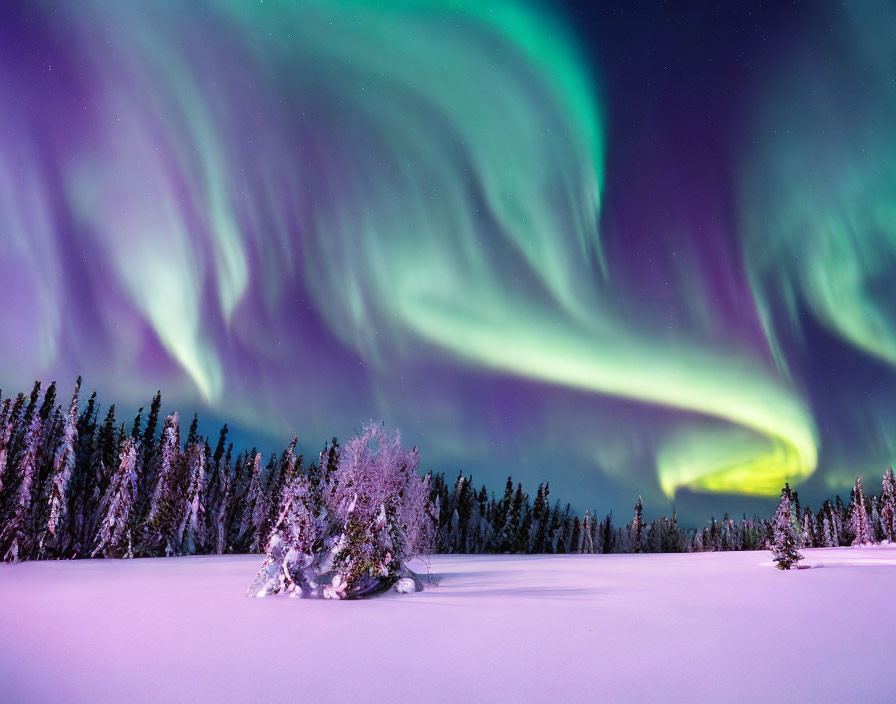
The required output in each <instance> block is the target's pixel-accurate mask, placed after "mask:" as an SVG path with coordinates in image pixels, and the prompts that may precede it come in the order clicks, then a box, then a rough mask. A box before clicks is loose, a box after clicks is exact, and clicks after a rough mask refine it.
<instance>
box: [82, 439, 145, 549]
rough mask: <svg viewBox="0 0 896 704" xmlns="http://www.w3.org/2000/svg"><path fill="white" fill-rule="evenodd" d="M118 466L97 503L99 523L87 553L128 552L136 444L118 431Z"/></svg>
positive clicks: (134, 488) (133, 492) (135, 486)
mask: <svg viewBox="0 0 896 704" xmlns="http://www.w3.org/2000/svg"><path fill="white" fill-rule="evenodd" d="M121 437H122V441H121V452H120V453H119V456H118V458H119V459H118V469H117V471H116V472H115V474H114V476H113V477H112V482H111V484H110V485H109V490H108V492H107V493H106V496H105V497H103V502H102V505H101V511H102V516H103V517H102V522H101V523H100V530H99V536H98V537H97V543H96V547H95V548H94V549H93V552H92V553H91V556H95V555H97V554H99V553H102V555H103V557H122V556H123V555H125V554H127V553H128V552H130V546H131V542H132V536H131V535H130V531H129V521H130V520H131V519H132V518H133V516H132V511H133V508H134V502H135V500H136V498H137V447H136V444H135V442H134V440H133V438H130V437H128V436H126V435H125V434H124V433H122V434H121Z"/></svg>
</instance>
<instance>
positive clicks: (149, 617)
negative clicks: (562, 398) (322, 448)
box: [0, 548, 896, 704]
mask: <svg viewBox="0 0 896 704" xmlns="http://www.w3.org/2000/svg"><path fill="white" fill-rule="evenodd" d="M805 553H806V555H807V560H806V561H805V562H806V563H808V564H810V565H813V566H816V567H821V566H823V569H808V570H800V571H792V572H780V571H778V570H775V569H773V568H772V567H771V566H770V563H769V559H770V555H769V553H762V552H759V553H703V554H694V555H581V556H501V557H492V556H476V557H469V556H447V555H445V556H437V557H435V558H434V559H433V561H432V564H433V572H434V574H436V575H437V576H438V578H439V581H440V584H439V586H436V587H432V588H430V589H428V590H427V591H425V592H423V593H420V594H413V595H408V596H402V595H397V594H390V595H389V596H387V597H384V598H380V599H377V600H374V601H368V602H332V601H303V600H297V599H288V598H279V597H271V598H267V599H247V598H246V597H245V596H243V594H244V591H245V589H246V586H247V585H248V584H249V582H250V581H251V579H252V577H253V576H254V574H255V570H256V568H257V567H258V565H259V563H260V562H261V558H260V557H258V556H254V555H253V556H228V557H184V558H167V559H143V560H131V561H119V560H85V561H80V560H79V561H74V562H43V563H27V564H22V565H3V566H0V701H2V702H4V703H5V704H12V703H13V702H91V703H95V702H212V701H214V702H230V701H235V702H242V701H252V702H273V701H282V702H305V701H319V702H337V701H358V702H365V703H369V702H381V701H382V702H385V701H390V702H409V701H418V702H493V703H499V702H510V701H521V702H547V701H560V702H563V701H568V702H582V701H588V702H592V701H603V702H628V701H631V702H639V704H644V703H649V702H708V701H738V702H780V701H785V700H790V701H794V700H796V698H798V700H799V701H814V702H828V701H840V702H843V701H848V702H892V701H894V698H896V694H894V687H896V667H894V662H893V652H894V634H896V549H892V548H862V549H859V548H835V549H818V550H807V551H805ZM763 563H766V564H763Z"/></svg>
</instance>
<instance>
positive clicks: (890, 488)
mask: <svg viewBox="0 0 896 704" xmlns="http://www.w3.org/2000/svg"><path fill="white" fill-rule="evenodd" d="M880 501H881V506H880V523H881V530H882V531H883V537H884V540H886V541H888V542H890V543H892V542H893V540H894V538H896V478H894V476H893V468H892V467H887V471H886V472H885V473H884V478H883V481H882V482H881V492H880Z"/></svg>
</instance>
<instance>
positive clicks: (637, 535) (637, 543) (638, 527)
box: [632, 494, 644, 552]
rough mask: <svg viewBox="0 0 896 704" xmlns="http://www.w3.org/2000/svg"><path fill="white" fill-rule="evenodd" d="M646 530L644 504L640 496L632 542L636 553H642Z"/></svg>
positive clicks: (633, 519)
mask: <svg viewBox="0 0 896 704" xmlns="http://www.w3.org/2000/svg"><path fill="white" fill-rule="evenodd" d="M643 530H644V502H643V501H642V500H641V495H640V494H638V503H637V504H635V515H634V517H633V518H632V542H633V543H634V545H633V550H634V552H641V538H642V533H643Z"/></svg>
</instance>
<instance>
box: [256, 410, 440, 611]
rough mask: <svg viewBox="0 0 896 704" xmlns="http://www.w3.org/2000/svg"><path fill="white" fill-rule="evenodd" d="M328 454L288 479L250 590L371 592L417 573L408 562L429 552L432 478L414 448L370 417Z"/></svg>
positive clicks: (432, 527)
mask: <svg viewBox="0 0 896 704" xmlns="http://www.w3.org/2000/svg"><path fill="white" fill-rule="evenodd" d="M324 454H325V453H322V455H321V464H320V471H319V472H318V473H317V474H316V475H315V476H309V475H305V474H295V475H294V476H292V477H289V478H288V479H286V481H285V482H284V486H283V489H282V492H281V501H280V511H279V513H278V517H277V519H276V521H275V525H274V530H273V532H272V534H271V536H270V539H269V541H268V549H267V556H266V558H265V561H264V563H263V564H262V567H261V570H260V571H259V573H258V575H257V576H256V579H255V581H254V582H253V583H252V585H251V586H250V587H249V590H248V594H249V595H250V596H265V595H267V594H277V593H288V594H291V595H294V596H312V595H313V596H324V597H327V598H336V599H344V598H359V597H364V596H372V595H373V594H376V593H378V592H380V591H383V590H385V589H388V588H389V587H390V586H392V585H393V584H395V583H396V582H397V581H398V580H399V579H400V578H401V577H402V576H406V575H412V573H411V572H410V571H409V570H408V569H407V568H406V567H405V563H406V562H407V561H408V560H410V559H411V558H413V557H415V556H418V555H427V554H429V553H431V552H432V549H433V546H434V542H435V519H434V516H433V512H432V509H431V506H430V502H429V494H430V488H429V477H428V476H427V477H425V478H421V477H420V475H419V473H418V465H419V457H418V454H417V448H413V449H411V450H404V449H403V448H402V447H401V439H400V436H399V434H398V433H394V434H390V433H388V432H387V431H386V430H385V428H383V427H382V426H380V425H376V424H373V423H371V424H369V425H367V426H366V427H364V429H363V430H362V431H361V433H360V435H357V436H355V437H353V438H352V439H351V441H349V443H348V444H347V445H345V446H344V447H342V448H339V450H338V458H334V457H333V451H332V450H331V451H330V453H329V456H328V457H324ZM334 460H335V470H333V469H332V467H333V464H334ZM405 584H406V583H405Z"/></svg>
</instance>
